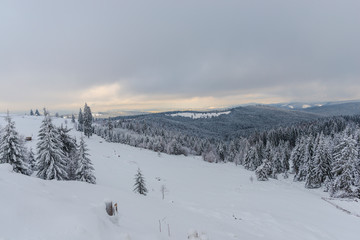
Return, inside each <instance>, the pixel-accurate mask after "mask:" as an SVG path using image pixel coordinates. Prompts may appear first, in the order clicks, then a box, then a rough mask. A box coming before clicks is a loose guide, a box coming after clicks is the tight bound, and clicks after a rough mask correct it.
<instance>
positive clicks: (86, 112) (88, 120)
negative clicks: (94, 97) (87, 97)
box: [84, 103, 93, 137]
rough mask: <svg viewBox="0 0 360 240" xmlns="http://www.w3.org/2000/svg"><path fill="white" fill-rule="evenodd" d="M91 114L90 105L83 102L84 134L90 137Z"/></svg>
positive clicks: (91, 129)
mask: <svg viewBox="0 0 360 240" xmlns="http://www.w3.org/2000/svg"><path fill="white" fill-rule="evenodd" d="M92 123H93V116H92V113H91V109H90V107H89V106H88V105H87V104H86V103H85V106H84V135H85V136H87V137H90V136H91V135H92V134H93V127H92Z"/></svg>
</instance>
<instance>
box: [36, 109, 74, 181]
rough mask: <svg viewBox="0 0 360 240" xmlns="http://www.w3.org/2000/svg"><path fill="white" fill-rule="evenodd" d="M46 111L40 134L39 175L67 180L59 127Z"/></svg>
mask: <svg viewBox="0 0 360 240" xmlns="http://www.w3.org/2000/svg"><path fill="white" fill-rule="evenodd" d="M44 112H45V117H44V120H43V121H42V124H41V126H40V131H39V135H38V139H39V141H38V143H37V145H36V147H37V157H36V169H37V170H38V173H37V176H38V177H39V178H42V179H46V180H52V179H56V180H66V179H67V178H68V175H67V167H66V164H67V163H66V159H67V158H66V156H65V154H64V152H63V150H62V143H61V140H60V136H59V132H58V131H57V128H56V127H55V126H54V125H53V124H52V121H51V118H50V115H49V114H48V113H47V112H46V111H44Z"/></svg>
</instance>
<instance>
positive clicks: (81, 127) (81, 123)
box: [77, 108, 84, 132]
mask: <svg viewBox="0 0 360 240" xmlns="http://www.w3.org/2000/svg"><path fill="white" fill-rule="evenodd" d="M77 130H78V131H80V132H82V131H83V130H84V116H83V113H82V110H81V108H80V110H79V116H78V129H77Z"/></svg>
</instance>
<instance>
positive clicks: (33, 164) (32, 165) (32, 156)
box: [27, 148, 36, 172]
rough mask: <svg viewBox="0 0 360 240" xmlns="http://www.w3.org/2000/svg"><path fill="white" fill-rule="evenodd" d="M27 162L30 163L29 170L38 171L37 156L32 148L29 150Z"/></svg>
mask: <svg viewBox="0 0 360 240" xmlns="http://www.w3.org/2000/svg"><path fill="white" fill-rule="evenodd" d="M27 162H28V165H29V170H31V172H33V171H36V160H35V154H34V152H33V150H32V148H30V149H29V152H28V157H27Z"/></svg>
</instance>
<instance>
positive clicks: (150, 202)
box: [0, 116, 360, 240]
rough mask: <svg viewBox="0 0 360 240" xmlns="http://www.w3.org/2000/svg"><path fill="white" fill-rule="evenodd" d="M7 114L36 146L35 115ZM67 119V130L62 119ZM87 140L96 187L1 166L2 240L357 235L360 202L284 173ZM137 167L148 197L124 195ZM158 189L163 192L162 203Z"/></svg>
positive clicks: (288, 239)
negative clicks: (264, 175) (111, 212)
mask: <svg viewBox="0 0 360 240" xmlns="http://www.w3.org/2000/svg"><path fill="white" fill-rule="evenodd" d="M13 119H14V120H15V122H16V128H17V130H18V132H19V133H20V134H22V135H23V136H24V137H25V136H32V137H33V141H31V142H28V143H27V147H32V148H33V149H34V151H35V149H36V138H37V133H38V130H39V126H40V124H41V121H42V117H30V116H13ZM54 123H56V125H58V126H59V125H61V124H65V120H64V119H60V118H56V119H54ZM0 124H1V125H2V126H4V119H3V116H1V119H0ZM67 125H68V126H69V127H72V124H71V122H70V120H67ZM71 134H73V135H75V136H76V137H77V139H79V137H80V133H79V132H76V131H72V132H71ZM86 143H87V144H88V147H89V149H90V154H91V157H90V158H91V160H92V162H93V164H94V167H95V175H96V178H97V184H96V185H91V184H87V183H82V182H74V181H44V180H41V179H38V178H36V177H28V176H24V175H21V174H16V173H13V172H11V167H10V165H7V164H1V165H0V239H1V240H12V239H14V240H26V239H29V240H35V239H36V240H49V239H51V240H64V239H69V240H70V239H74V240H75V239H79V240H92V239H94V240H95V239H106V240H112V239H114V240H115V239H120V240H130V239H131V240H135V239H143V240H153V239H154V240H164V239H179V240H180V239H184V240H185V239H201V240H205V239H206V240H233V239H243V240H255V239H266V240H315V239H322V240H336V239H339V240H358V239H360V218H359V217H358V216H356V215H359V214H360V203H359V202H356V201H341V200H328V201H329V202H330V203H333V204H334V205H337V206H341V208H343V209H345V210H347V211H349V212H344V211H343V210H341V209H339V208H336V207H335V206H334V205H333V204H330V203H329V202H326V201H325V200H324V199H323V198H326V199H327V198H328V194H327V193H324V192H322V191H321V189H318V190H308V189H305V188H304V187H303V183H295V182H292V176H291V175H290V178H289V179H282V178H281V177H280V178H279V180H270V181H268V182H258V181H256V180H254V181H251V180H250V179H251V177H253V178H254V179H255V176H254V173H253V172H250V171H247V170H244V169H243V168H242V167H240V166H235V165H233V164H211V163H207V162H204V161H202V159H201V157H193V156H189V157H185V156H170V155H166V154H163V153H161V154H158V153H155V152H151V151H148V150H144V149H139V148H134V147H130V146H126V145H122V144H117V143H107V142H106V141H104V140H103V139H101V138H99V137H97V136H92V137H91V138H89V139H86ZM137 168H141V170H142V172H143V174H144V177H145V180H146V184H147V187H148V190H149V193H148V195H147V196H142V195H138V194H135V193H134V192H133V191H132V190H133V184H134V176H135V174H136V170H137ZM162 185H165V186H166V189H167V190H168V191H167V192H166V193H165V199H164V200H163V199H162V194H161V190H160V189H161V186H162ZM108 200H112V201H113V202H117V203H118V208H119V214H118V215H117V216H115V217H110V216H108V215H107V214H106V212H105V201H108ZM160 228H161V232H160ZM195 232H197V233H198V234H196V233H195ZM196 235H198V237H197V238H196V237H195V236H196Z"/></svg>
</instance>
